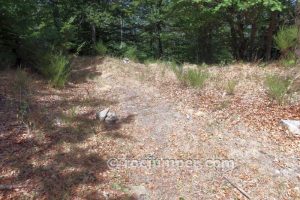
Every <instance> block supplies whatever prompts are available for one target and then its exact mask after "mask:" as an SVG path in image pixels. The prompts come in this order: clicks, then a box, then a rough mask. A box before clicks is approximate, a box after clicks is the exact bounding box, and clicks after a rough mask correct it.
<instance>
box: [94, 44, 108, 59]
mask: <svg viewBox="0 0 300 200" xmlns="http://www.w3.org/2000/svg"><path fill="white" fill-rule="evenodd" d="M94 49H95V51H96V53H97V54H98V55H101V56H102V55H105V54H106V53H107V47H106V46H105V45H104V44H103V42H97V43H96V44H95V46H94Z"/></svg>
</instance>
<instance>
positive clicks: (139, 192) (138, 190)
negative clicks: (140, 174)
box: [130, 185, 150, 200]
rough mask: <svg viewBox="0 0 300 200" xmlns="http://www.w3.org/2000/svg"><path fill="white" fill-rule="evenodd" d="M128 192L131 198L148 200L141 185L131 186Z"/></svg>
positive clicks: (147, 194) (146, 192)
mask: <svg viewBox="0 0 300 200" xmlns="http://www.w3.org/2000/svg"><path fill="white" fill-rule="evenodd" d="M130 191H131V194H132V195H133V197H134V198H136V199H138V200H147V199H150V198H149V197H150V196H149V192H148V190H147V189H146V188H145V187H144V186H142V185H140V186H131V187H130Z"/></svg>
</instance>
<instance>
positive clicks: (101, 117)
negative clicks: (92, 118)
mask: <svg viewBox="0 0 300 200" xmlns="http://www.w3.org/2000/svg"><path fill="white" fill-rule="evenodd" d="M108 113H109V108H106V109H104V110H102V111H101V112H97V113H96V119H98V120H100V121H101V122H103V121H104V120H105V119H106V117H107V115H108Z"/></svg>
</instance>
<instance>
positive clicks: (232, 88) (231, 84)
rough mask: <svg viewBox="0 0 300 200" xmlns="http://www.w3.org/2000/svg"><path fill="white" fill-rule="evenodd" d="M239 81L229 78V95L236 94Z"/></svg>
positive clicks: (227, 89)
mask: <svg viewBox="0 0 300 200" xmlns="http://www.w3.org/2000/svg"><path fill="white" fill-rule="evenodd" d="M237 84H238V82H237V81H236V80H229V81H228V82H227V85H226V88H225V90H226V93H227V94H229V95H233V94H234V91H235V87H236V86H237Z"/></svg>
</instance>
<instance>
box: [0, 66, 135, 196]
mask: <svg viewBox="0 0 300 200" xmlns="http://www.w3.org/2000/svg"><path fill="white" fill-rule="evenodd" d="M85 70H86V69H84V70H83V71H80V72H79V71H78V74H76V73H77V72H76V73H75V74H74V76H73V78H75V77H76V76H77V75H78V76H80V77H82V78H83V79H80V78H78V77H76V78H75V79H76V80H77V81H78V82H77V83H80V82H83V81H85V80H86V79H85V78H86V77H87V76H90V75H89V74H90V73H93V71H89V70H86V71H85ZM11 79H12V77H11V73H4V72H1V74H0V104H1V106H0V184H3V185H18V186H20V187H21V188H24V189H25V190H26V191H30V194H28V195H29V197H30V198H33V199H41V198H46V199H73V198H74V196H73V195H74V190H76V188H77V187H78V186H85V185H86V186H92V187H93V186H95V187H96V186H101V185H102V184H104V183H105V180H104V179H103V178H102V176H101V174H102V173H103V172H105V171H107V170H109V169H108V167H107V164H106V160H105V159H104V155H98V154H96V153H91V151H90V149H89V148H83V147H78V146H75V145H74V144H84V143H85V142H86V141H87V140H88V139H89V138H90V137H92V136H95V135H96V134H99V133H98V128H99V126H100V127H101V126H102V125H101V124H100V122H98V121H96V120H95V119H94V116H95V113H94V112H93V111H90V112H84V113H83V114H76V113H69V114H66V111H68V110H72V108H76V107H81V106H82V105H84V106H87V107H95V108H99V107H101V106H107V105H111V104H114V103H116V102H113V101H109V100H106V99H88V100H80V98H76V95H73V97H74V98H73V99H72V100H68V101H64V100H53V99H51V98H49V99H48V96H50V95H51V94H53V93H52V92H49V91H48V89H47V87H46V86H44V85H43V84H42V85H40V86H33V85H31V86H29V87H30V88H29V89H28V90H30V92H28V91H26V92H25V95H20V96H18V93H15V92H14V91H13V89H12V87H11V81H10V80H11ZM46 91H47V92H46ZM29 93H30V95H26V94H29ZM60 94H61V95H64V91H62V92H61V93H60ZM68 95H70V94H68ZM69 97H70V96H67V97H65V99H70V98H69ZM41 98H43V101H40V100H39V99H41ZM60 99H64V98H60ZM56 117H58V118H59V119H60V120H61V121H63V122H60V121H59V122H55V120H56ZM133 120H134V116H128V117H127V118H124V119H121V120H120V121H119V122H118V123H117V124H115V125H114V126H111V127H104V133H105V134H106V135H108V136H110V137H112V138H119V139H131V138H130V137H128V136H124V135H122V133H120V132H119V129H120V128H121V127H122V125H123V124H128V123H131V122H132V121H133ZM68 148H69V149H68ZM66 149H68V150H66ZM94 193H95V194H96V193H97V195H95V196H94V195H93V194H94ZM82 195H83V198H88V199H103V195H102V194H101V193H99V191H90V192H88V193H87V194H82ZM85 195H86V196H85ZM0 197H2V198H5V199H15V198H23V197H25V196H23V194H22V193H18V191H17V190H0ZM124 198H127V199H128V196H126V195H125V196H124ZM124 198H123V197H119V198H116V199H124ZM129 198H130V197H129ZM130 199H134V198H130Z"/></svg>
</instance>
